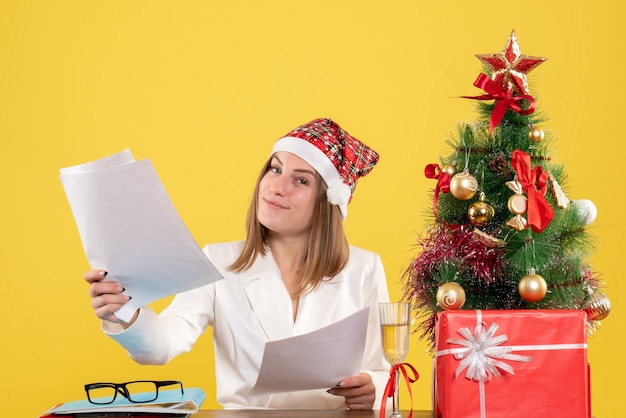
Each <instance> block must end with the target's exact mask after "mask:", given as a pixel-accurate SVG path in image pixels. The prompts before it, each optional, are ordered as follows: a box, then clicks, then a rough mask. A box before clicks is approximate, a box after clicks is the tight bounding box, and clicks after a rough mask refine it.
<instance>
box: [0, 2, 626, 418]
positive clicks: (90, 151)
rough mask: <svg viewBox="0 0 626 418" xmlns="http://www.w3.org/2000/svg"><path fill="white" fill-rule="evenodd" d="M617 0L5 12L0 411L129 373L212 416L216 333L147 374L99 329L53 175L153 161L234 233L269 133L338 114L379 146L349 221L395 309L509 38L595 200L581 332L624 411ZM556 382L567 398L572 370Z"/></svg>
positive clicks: (595, 368) (576, 194) (161, 5)
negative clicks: (484, 78)
mask: <svg viewBox="0 0 626 418" xmlns="http://www.w3.org/2000/svg"><path fill="white" fill-rule="evenodd" d="M621 3H622V2H620V1H618V0H612V1H602V0H599V1H596V2H588V1H582V0H573V1H569V2H566V3H564V2H556V1H545V0H541V1H539V0H529V1H524V2H522V1H517V2H467V1H465V0H449V1H444V2H440V1H437V2H434V1H433V2H426V1H396V0H389V1H363V0H351V1H337V0H332V1H310V2H301V1H293V0H289V1H287V0H285V1H272V0H265V1H242V0H229V1H220V2H218V1H199V0H196V1H177V2H174V1H156V0H151V1H147V0H145V1H143V0H142V1H117V0H113V1H95V0H82V1H79V0H74V1H69V0H58V1H32V0H20V1H13V0H2V1H0V140H1V144H2V157H1V158H2V161H1V164H0V179H1V180H0V181H1V183H0V185H1V189H0V193H1V194H0V196H1V199H2V200H1V205H0V219H1V222H2V225H1V234H2V240H0V245H1V247H0V257H1V258H0V262H1V263H0V265H1V267H2V270H1V273H2V277H3V278H2V283H3V285H2V295H3V301H2V303H0V318H2V331H1V332H0V338H1V339H2V341H1V342H0V382H1V383H0V385H1V386H0V393H2V394H3V402H2V405H1V406H0V408H1V409H2V410H4V412H2V413H1V415H2V416H11V417H34V416H37V415H38V414H39V413H41V412H42V411H44V410H45V409H47V408H48V407H50V406H51V405H52V404H53V403H55V402H58V401H67V400H72V399H79V398H82V397H83V396H84V393H83V391H82V385H83V384H84V383H86V382H91V381H100V380H105V381H124V380H132V379H137V378H155V379H159V378H166V379H170V378H173V379H181V380H183V381H184V383H185V384H186V385H187V386H200V387H202V388H203V389H204V390H205V391H206V392H207V395H208V396H207V401H206V403H205V405H204V406H205V407H214V406H216V403H215V402H214V377H213V352H212V343H211V339H210V336H209V335H205V336H203V337H202V338H201V340H200V341H199V342H198V344H197V345H196V346H195V348H194V350H193V351H192V352H191V353H189V354H185V355H182V356H180V357H179V358H177V359H175V360H173V361H172V362H171V363H170V364H169V365H167V366H159V367H157V366H149V367H146V366H138V365H135V364H134V363H133V362H132V361H131V360H130V359H129V358H128V357H127V356H126V354H125V353H124V352H123V350H122V349H120V348H119V347H118V346H116V344H114V343H113V342H112V341H110V340H109V339H108V338H106V337H105V336H104V335H103V334H102V333H101V332H100V330H99V322H98V320H97V319H96V318H95V316H94V314H93V312H92V310H91V308H90V306H89V299H88V297H87V285H86V284H85V283H84V282H83V280H82V275H83V272H84V271H85V270H87V269H88V265H87V262H86V259H85V256H84V254H83V251H82V246H81V243H80V239H79V236H78V233H77V230H76V227H75V224H74V220H73V218H72V215H71V213H70V209H69V206H68V204H67V201H66V198H65V194H64V191H63V188H62V186H61V184H60V182H59V180H58V177H57V176H58V169H59V168H61V167H66V166H70V165H74V164H78V163H82V162H86V161H90V160H93V159H97V158H100V157H103V156H105V155H108V154H112V153H114V152H117V151H120V150H122V149H125V148H130V149H131V151H132V152H133V153H134V155H135V157H136V158H137V159H143V158H150V159H151V160H152V162H153V164H154V166H155V167H156V169H157V171H158V173H159V175H160V177H161V178H162V181H163V183H164V184H165V187H166V189H167V190H168V192H169V194H170V197H171V199H172V201H173V202H174V203H175V205H176V207H177V209H178V211H179V212H180V215H181V216H182V218H183V220H184V221H185V222H186V224H187V226H188V227H189V229H190V231H191V232H192V234H193V235H194V237H195V238H196V240H197V241H198V243H199V244H204V243H205V242H212V241H224V240H235V239H241V238H243V223H244V216H245V212H246V209H247V206H248V202H249V198H250V194H251V190H252V185H253V181H254V178H255V176H256V174H257V172H258V170H259V168H260V165H261V163H262V162H263V161H264V159H265V158H266V156H267V154H268V152H269V149H270V146H271V144H272V142H273V141H274V140H275V139H276V138H277V137H278V136H280V135H282V134H284V133H286V132H287V131H288V130H290V129H291V128H293V127H295V126H297V125H299V124H301V123H304V122H307V121H309V120H311V119H313V118H315V117H322V116H323V117H331V118H334V119H335V120H337V121H338V122H339V123H340V124H341V125H343V126H344V127H345V128H346V129H347V130H348V131H349V132H350V133H352V134H354V135H355V136H357V137H359V138H361V139H363V140H364V141H365V142H366V143H367V144H369V145H371V146H372V147H373V148H375V149H376V150H377V151H379V152H380V154H381V155H382V158H381V161H380V163H379V165H378V166H377V167H376V169H375V170H374V171H373V172H372V174H371V175H370V176H369V177H366V178H364V179H363V180H362V181H361V182H360V184H359V187H358V188H357V191H356V195H355V198H354V201H353V203H352V204H351V206H350V216H349V217H348V219H347V221H346V224H345V226H346V229H347V233H348V235H349V239H350V241H351V242H352V243H353V244H355V245H358V246H361V247H365V248H368V249H370V250H373V251H377V252H379V253H380V254H381V257H382V259H383V262H384V263H385V267H386V272H387V275H388V281H389V287H390V290H391V293H392V298H393V299H399V297H400V294H401V284H400V283H399V277H400V275H401V272H402V271H403V269H404V268H405V266H406V265H407V263H408V261H409V260H410V258H411V257H412V256H413V255H414V247H413V245H414V242H415V239H416V238H417V235H418V234H419V233H420V232H421V231H423V227H424V222H425V217H424V216H423V214H424V212H425V211H426V210H428V206H429V201H428V198H429V197H430V191H431V189H432V188H433V186H434V181H433V180H428V179H425V178H424V176H423V168H424V166H425V165H426V164H428V163H432V162H438V156H439V155H440V154H442V153H447V152H448V148H447V145H446V144H445V139H446V138H447V136H448V134H449V132H450V131H452V130H454V129H455V127H456V124H457V122H460V121H464V120H468V121H471V120H473V119H474V118H475V116H476V113H475V111H474V103H473V102H472V101H469V100H464V99H457V98H454V97H455V96H459V95H474V94H478V93H480V91H477V89H476V88H474V87H473V86H472V83H473V81H474V79H475V78H476V76H477V75H478V73H479V71H480V70H481V65H480V62H479V61H478V60H477V59H476V58H475V57H474V54H477V53H494V52H499V51H501V50H502V48H503V47H504V44H505V42H506V40H507V38H508V36H509V34H510V32H511V30H513V29H515V30H516V32H517V35H518V39H519V44H520V47H521V49H522V52H523V53H525V54H528V55H540V56H546V57H549V60H548V61H547V62H546V63H544V64H542V65H541V66H540V67H538V68H537V69H535V70H534V71H533V72H532V73H531V74H530V81H531V89H532V93H533V94H534V95H535V96H536V98H537V100H538V106H539V109H540V110H541V111H542V112H543V113H544V114H545V115H547V116H548V117H549V118H550V120H549V121H548V122H547V123H546V124H545V125H544V126H543V128H544V129H545V130H549V131H552V132H554V133H555V135H557V137H558V142H557V144H556V146H555V148H554V149H553V153H552V156H553V158H555V159H557V161H559V162H561V163H563V164H564V165H565V168H566V171H567V173H568V175H569V182H568V183H567V184H566V185H564V186H565V188H566V191H567V193H568V195H569V196H570V197H571V198H573V199H580V198H587V199H591V200H593V201H594V202H595V203H596V205H597V207H598V209H599V215H598V218H597V221H596V222H595V223H594V224H593V226H592V233H593V235H594V237H596V252H595V253H594V254H593V255H592V258H591V262H592V265H593V266H594V267H595V269H596V270H598V271H599V272H601V273H602V275H603V276H602V277H603V279H604V280H605V282H606V285H607V288H606V293H607V294H608V295H609V297H610V299H611V301H612V312H611V315H610V316H609V317H608V318H607V319H606V320H605V321H604V322H603V326H602V328H601V330H600V331H599V332H597V334H596V335H595V336H593V337H592V338H591V339H590V340H589V360H590V362H591V366H592V394H593V395H592V396H593V402H592V403H593V412H594V414H595V415H596V416H598V417H602V418H609V417H610V418H613V417H618V416H626V414H625V413H624V407H623V402H622V401H623V394H624V388H625V386H626V385H625V384H624V383H623V381H624V375H625V374H626V366H625V363H626V362H625V361H624V358H623V353H624V350H623V344H624V337H623V335H624V334H623V333H624V327H625V326H626V319H625V318H626V316H625V314H624V305H625V303H626V298H625V297H624V293H625V292H626V288H625V287H624V281H623V273H621V271H622V267H621V263H620V260H623V258H622V257H623V247H622V244H620V243H621V242H622V238H623V236H624V231H623V226H622V223H624V220H623V219H624V216H623V212H624V203H623V201H624V187H623V185H624V182H623V179H624V174H623V173H624V163H623V155H624V145H623V143H624V136H623V132H624V130H623V109H622V108H623V98H624V97H625V96H626V91H625V88H624V80H623V75H624V40H625V35H624V32H623V16H624V12H623V6H622V4H621ZM166 302H167V301H161V302H159V303H157V304H155V305H156V307H157V308H161V307H162V306H163V305H164V304H165V303H166ZM425 349H426V345H425V344H424V343H422V342H420V341H418V339H417V336H413V338H412V340H411V354H410V358H409V361H410V362H412V363H413V364H414V365H415V366H416V367H417V368H418V370H419V371H420V374H421V378H420V380H419V381H418V382H417V383H416V384H414V386H413V394H414V397H413V405H414V407H415V408H416V409H430V379H431V364H430V358H429V356H428V355H427V354H426V353H425ZM554 379H555V380H559V379H561V380H562V382H561V383H560V385H561V386H562V389H563V390H567V376H554ZM514 395H515V394H512V396H514ZM528 401H529V402H531V401H532V400H528ZM402 404H403V406H404V407H405V408H408V407H409V406H410V403H409V399H408V396H407V395H406V394H405V395H404V396H403V399H402Z"/></svg>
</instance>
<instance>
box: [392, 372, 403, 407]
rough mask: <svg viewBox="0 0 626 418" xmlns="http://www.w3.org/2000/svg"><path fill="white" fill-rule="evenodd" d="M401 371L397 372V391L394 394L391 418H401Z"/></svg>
mask: <svg viewBox="0 0 626 418" xmlns="http://www.w3.org/2000/svg"><path fill="white" fill-rule="evenodd" d="M400 417H402V414H401V413H400V370H396V391H395V392H394V393H393V412H392V413H391V418H400Z"/></svg>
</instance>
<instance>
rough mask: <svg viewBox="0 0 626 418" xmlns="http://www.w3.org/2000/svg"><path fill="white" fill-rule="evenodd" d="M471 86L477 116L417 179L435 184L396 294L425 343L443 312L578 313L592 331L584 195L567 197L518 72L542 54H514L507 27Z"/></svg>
mask: <svg viewBox="0 0 626 418" xmlns="http://www.w3.org/2000/svg"><path fill="white" fill-rule="evenodd" d="M477 58H478V59H479V60H480V61H481V62H482V63H483V64H484V66H485V73H487V74H485V73H481V74H480V75H479V77H478V79H477V80H476V82H475V83H474V85H475V86H476V87H479V88H481V89H482V90H484V92H485V94H482V95H479V96H463V97H464V98H468V99H474V100H476V104H477V108H478V112H479V115H480V118H479V120H478V121H477V122H476V123H475V124H473V125H472V124H459V126H458V128H457V130H456V132H455V133H453V134H452V135H451V137H450V139H449V140H448V142H447V143H448V144H449V146H450V148H451V150H450V153H449V154H448V155H447V156H443V157H440V164H429V165H427V166H426V168H425V175H426V177H428V178H431V179H433V180H435V181H436V186H435V188H434V193H433V196H432V219H431V222H430V224H429V226H428V228H427V230H426V232H425V234H423V236H421V237H420V238H419V239H418V243H417V244H418V247H419V248H418V249H419V251H418V254H417V255H416V257H415V258H414V259H413V260H412V262H411V263H410V264H409V266H408V267H407V269H406V271H405V274H404V277H403V280H404V299H405V300H406V301H409V302H411V303H412V304H413V306H414V307H415V308H416V309H418V310H419V311H420V319H421V321H420V325H419V326H418V330H420V331H421V336H422V338H426V339H429V340H430V342H431V343H432V342H433V331H434V325H435V314H436V312H438V311H441V310H443V309H461V308H462V309H498V310H506V309H582V310H585V311H586V312H587V315H588V330H589V332H590V333H591V332H593V331H594V330H595V329H596V327H597V326H598V324H599V321H600V320H601V319H604V318H605V317H606V316H607V315H608V313H609V311H610V304H609V301H608V299H607V297H606V296H605V295H604V294H603V293H602V290H601V286H602V284H601V282H600V280H599V278H598V274H597V273H595V272H594V271H593V270H592V268H591V267H590V265H589V264H588V260H587V259H588V255H589V252H590V250H592V249H593V245H592V243H591V240H590V236H589V233H588V230H587V227H588V226H589V225H590V224H591V223H592V222H593V221H594V220H595V218H596V208H595V205H594V204H593V203H592V202H591V201H589V200H585V199H582V200H570V199H569V198H568V196H567V195H566V193H565V192H564V189H565V187H564V186H565V184H566V173H565V170H564V168H563V167H562V166H561V165H559V164H557V163H556V162H555V161H554V160H553V159H552V158H551V156H550V153H549V147H550V145H551V144H552V143H553V142H554V138H553V137H552V136H551V135H550V133H549V132H544V131H543V130H542V129H541V127H540V126H541V124H542V123H543V122H545V121H544V119H542V117H541V116H540V115H539V113H538V112H536V111H535V105H536V103H535V99H534V98H533V96H531V94H530V93H529V89H528V82H527V78H526V75H527V74H528V73H529V72H530V71H531V70H533V69H534V68H536V67H537V66H538V65H540V64H541V63H543V62H544V61H545V60H546V58H542V57H533V56H526V55H522V54H521V52H520V49H519V46H518V43H517V38H516V35H515V31H513V32H512V33H511V35H510V37H509V39H508V41H507V43H506V45H505V48H504V50H503V51H502V52H500V53H495V54H486V55H477Z"/></svg>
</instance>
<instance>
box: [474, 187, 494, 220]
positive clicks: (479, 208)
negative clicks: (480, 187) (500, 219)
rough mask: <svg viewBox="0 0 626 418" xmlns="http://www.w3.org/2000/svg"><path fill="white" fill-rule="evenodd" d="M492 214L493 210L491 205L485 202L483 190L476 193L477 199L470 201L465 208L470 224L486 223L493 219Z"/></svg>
mask: <svg viewBox="0 0 626 418" xmlns="http://www.w3.org/2000/svg"><path fill="white" fill-rule="evenodd" d="M494 215H495V210H494V209H493V206H491V205H490V204H489V203H488V202H487V198H486V197H485V193H483V192H480V193H479V194H478V201H477V202H474V203H472V204H471V205H470V207H469V209H468V210H467V217H468V218H469V220H470V222H471V223H472V225H476V226H481V225H485V224H487V223H488V222H490V221H491V220H492V219H493V216H494Z"/></svg>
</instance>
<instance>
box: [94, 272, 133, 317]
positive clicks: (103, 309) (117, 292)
mask: <svg viewBox="0 0 626 418" xmlns="http://www.w3.org/2000/svg"><path fill="white" fill-rule="evenodd" d="M106 275H107V273H106V271H104V270H98V269H95V270H90V271H88V272H86V273H85V280H86V281H87V283H89V297H90V298H91V307H92V308H93V310H94V311H95V313H96V316H97V317H98V318H100V319H102V320H105V321H109V322H114V323H117V324H122V325H124V326H125V328H126V327H127V326H130V324H132V323H133V322H135V318H137V313H138V312H139V310H137V312H136V313H135V315H134V316H133V319H132V320H131V321H130V322H124V321H122V320H120V319H119V318H118V317H117V316H115V311H117V310H118V309H119V308H121V307H122V305H124V304H125V303H126V302H128V301H129V300H130V298H131V297H130V296H128V295H124V294H122V292H123V291H124V288H123V287H122V286H121V285H120V284H119V283H117V282H114V281H103V279H104V278H105V277H106Z"/></svg>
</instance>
